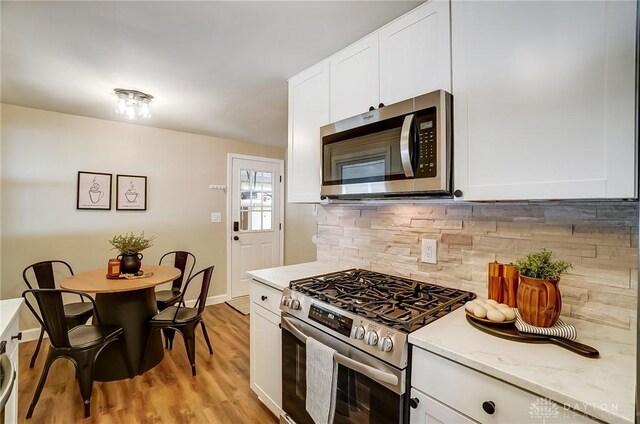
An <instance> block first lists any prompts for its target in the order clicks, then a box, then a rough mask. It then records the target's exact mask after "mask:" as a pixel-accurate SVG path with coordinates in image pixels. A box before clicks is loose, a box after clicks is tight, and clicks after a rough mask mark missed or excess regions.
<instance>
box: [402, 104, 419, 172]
mask: <svg viewBox="0 0 640 424" xmlns="http://www.w3.org/2000/svg"><path fill="white" fill-rule="evenodd" d="M415 116H416V115H415V114H414V113H412V114H411V115H407V116H405V117H404V122H403V123H402V131H401V132H400V159H402V169H403V170H404V176H405V177H407V178H413V165H412V164H411V127H412V126H413V120H414V118H415Z"/></svg>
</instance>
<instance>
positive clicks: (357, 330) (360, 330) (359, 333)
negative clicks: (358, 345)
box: [351, 325, 364, 340]
mask: <svg viewBox="0 0 640 424" xmlns="http://www.w3.org/2000/svg"><path fill="white" fill-rule="evenodd" d="M351 338H352V339H356V340H362V339H364V327H363V326H361V325H354V326H353V328H352V329H351Z"/></svg>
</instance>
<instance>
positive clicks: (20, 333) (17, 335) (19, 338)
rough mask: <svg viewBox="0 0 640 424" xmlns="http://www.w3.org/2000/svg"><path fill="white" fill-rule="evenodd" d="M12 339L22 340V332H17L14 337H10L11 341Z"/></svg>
mask: <svg viewBox="0 0 640 424" xmlns="http://www.w3.org/2000/svg"><path fill="white" fill-rule="evenodd" d="M13 339H18V340H22V331H20V332H18V334H16V335H15V336H11V340H13Z"/></svg>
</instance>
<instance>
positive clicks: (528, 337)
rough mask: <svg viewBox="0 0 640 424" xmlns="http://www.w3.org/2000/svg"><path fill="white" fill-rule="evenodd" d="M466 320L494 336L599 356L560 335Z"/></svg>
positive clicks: (591, 356)
mask: <svg viewBox="0 0 640 424" xmlns="http://www.w3.org/2000/svg"><path fill="white" fill-rule="evenodd" d="M467 321H468V322H469V324H471V325H472V326H474V327H475V328H477V329H478V330H480V331H484V332H485V333H487V334H491V335H493V336H496V337H501V338H503V339H507V340H513V341H516V342H522V343H551V344H555V345H557V346H560V347H563V348H565V349H568V350H570V351H572V352H574V353H577V354H578V355H582V356H586V357H587V358H598V357H600V352H598V351H597V350H596V349H594V348H592V347H591V346H587V345H586V344H582V343H578V342H576V341H573V340H569V339H563V338H561V337H553V336H546V335H542V334H531V333H522V332H520V331H519V330H518V329H517V328H516V325H515V324H512V325H505V326H492V325H488V324H483V323H481V322H477V321H474V320H473V319H471V318H469V317H467Z"/></svg>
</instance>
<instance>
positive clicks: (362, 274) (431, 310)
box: [289, 269, 475, 332]
mask: <svg viewBox="0 0 640 424" xmlns="http://www.w3.org/2000/svg"><path fill="white" fill-rule="evenodd" d="M289 286H290V288H291V289H292V290H294V291H297V292H300V293H303V294H305V295H308V296H310V297H313V298H316V299H319V300H321V301H323V302H327V303H328V304H330V305H334V306H336V307H339V308H341V309H344V310H347V311H350V312H353V313H355V314H357V315H359V316H362V317H365V318H368V319H371V320H373V321H377V322H379V323H381V324H384V325H386V326H389V327H392V328H394V329H396V330H400V331H404V332H411V331H414V330H417V329H418V328H420V327H422V326H424V325H426V324H429V323H430V322H433V321H435V320H436V319H438V318H440V317H442V316H444V315H446V314H448V313H449V312H451V311H453V310H454V309H456V308H458V307H460V306H462V305H463V304H464V303H465V302H466V301H468V300H471V299H474V298H475V295H474V294H473V293H470V292H467V291H464V290H457V289H452V288H448V287H442V286H437V285H434V284H429V283H424V282H419V281H414V280H410V279H408V278H403V277H396V276H392V275H387V274H381V273H378V272H374V271H366V270H363V269H350V270H347V271H340V272H334V273H331V274H325V275H319V276H317V277H310V278H304V279H300V280H295V281H292V282H291V283H290V284H289Z"/></svg>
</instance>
